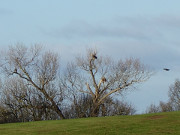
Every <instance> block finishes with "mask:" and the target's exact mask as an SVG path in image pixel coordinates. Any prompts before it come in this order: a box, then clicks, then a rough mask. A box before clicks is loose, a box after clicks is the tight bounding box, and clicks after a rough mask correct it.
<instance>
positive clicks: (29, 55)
mask: <svg viewBox="0 0 180 135" xmlns="http://www.w3.org/2000/svg"><path fill="white" fill-rule="evenodd" d="M1 69H2V71H3V73H6V75H7V76H9V77H11V76H15V77H17V78H21V79H23V80H24V81H26V84H27V85H29V86H31V87H33V88H34V90H36V91H37V93H41V94H42V95H43V96H44V97H45V98H46V99H47V100H48V101H49V102H50V106H51V109H52V110H54V111H55V112H56V113H57V114H58V116H59V117H60V118H61V119H64V118H65V117H64V115H63V113H62V111H61V109H60V106H59V104H58V103H57V102H56V98H57V95H58V94H57V91H53V90H52V89H49V87H50V86H51V85H53V82H54V81H55V79H56V77H57V73H58V69H59V57H58V55H57V54H55V53H52V52H44V51H43V49H42V47H40V46H38V45H34V46H31V47H26V46H24V45H22V44H17V45H16V46H11V47H9V50H8V51H7V52H6V53H5V55H4V56H3V57H2V58H1Z"/></svg>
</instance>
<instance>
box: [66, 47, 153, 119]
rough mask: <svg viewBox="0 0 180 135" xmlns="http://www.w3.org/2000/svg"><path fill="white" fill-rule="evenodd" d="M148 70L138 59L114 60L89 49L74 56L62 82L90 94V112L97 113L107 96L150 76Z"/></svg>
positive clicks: (71, 90) (125, 89)
mask: <svg viewBox="0 0 180 135" xmlns="http://www.w3.org/2000/svg"><path fill="white" fill-rule="evenodd" d="M151 75H152V72H150V71H149V70H148V69H147V68H145V66H144V65H143V64H141V63H140V61H139V60H138V59H133V58H130V59H126V60H125V61H122V60H119V61H117V62H116V61H113V60H112V59H111V58H109V57H105V56H99V55H98V53H97V51H96V50H93V49H89V50H88V51H87V56H77V57H76V59H75V62H72V63H70V64H68V66H67V72H66V75H65V76H66V77H65V80H64V81H63V86H64V88H65V89H68V90H69V91H70V92H72V93H73V91H74V90H75V91H76V94H77V92H82V93H86V94H88V95H90V96H91V97H92V103H93V107H92V110H91V116H98V115H99V111H100V107H101V106H102V105H103V104H104V103H105V101H106V99H107V98H108V97H112V96H114V95H116V94H122V92H123V91H127V90H129V88H130V87H132V86H135V84H137V83H140V82H144V81H146V80H147V79H149V78H150V76H151Z"/></svg>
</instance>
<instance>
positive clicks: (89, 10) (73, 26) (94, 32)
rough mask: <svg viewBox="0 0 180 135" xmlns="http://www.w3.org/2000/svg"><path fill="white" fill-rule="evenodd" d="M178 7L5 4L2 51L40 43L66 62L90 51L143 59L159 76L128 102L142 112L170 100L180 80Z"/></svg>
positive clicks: (154, 1) (67, 0)
mask: <svg viewBox="0 0 180 135" xmlns="http://www.w3.org/2000/svg"><path fill="white" fill-rule="evenodd" d="M179 6H180V1H179V0H29V1H25V0H0V48H1V50H3V49H4V48H6V46H8V45H14V44H16V43H17V42H22V43H24V44H26V45H32V44H35V43H39V44H43V45H44V46H46V48H51V50H54V51H57V52H59V53H60V55H61V57H62V58H63V60H65V61H66V60H67V61H69V60H71V59H72V58H73V56H74V55H75V54H77V53H83V52H84V51H85V50H86V48H87V47H96V48H98V49H99V50H100V52H101V53H105V54H108V55H109V56H111V57H113V58H114V59H121V58H122V59H124V58H126V57H136V58H139V59H140V60H141V61H142V62H143V63H145V64H147V65H149V66H150V67H151V68H152V69H154V71H155V72H156V74H155V75H154V76H153V77H152V78H151V79H150V80H149V81H147V82H145V83H143V84H142V85H140V86H139V87H138V89H137V90H136V91H135V92H132V93H129V94H128V95H127V96H126V97H125V99H126V100H128V101H129V102H132V103H133V104H134V105H135V107H136V108H137V110H138V112H139V113H140V112H144V111H145V110H146V107H147V106H148V105H150V104H151V103H155V104H158V103H159V101H160V100H161V101H167V99H168V96H167V92H168V89H169V86H170V85H171V84H173V82H174V81H175V79H176V78H180V37H179V36H180V15H179V13H180V8H179ZM164 67H167V68H170V69H171V70H170V71H169V72H165V71H163V70H162V69H163V68H164Z"/></svg>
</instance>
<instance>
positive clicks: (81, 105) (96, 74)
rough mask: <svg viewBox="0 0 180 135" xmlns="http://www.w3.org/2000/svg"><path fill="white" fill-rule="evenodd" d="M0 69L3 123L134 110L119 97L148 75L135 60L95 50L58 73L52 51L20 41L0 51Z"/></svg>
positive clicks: (144, 79) (0, 108) (0, 114)
mask: <svg viewBox="0 0 180 135" xmlns="http://www.w3.org/2000/svg"><path fill="white" fill-rule="evenodd" d="M0 67H1V71H2V72H1V73H2V74H1V76H2V79H1V80H2V81H1V95H0V121H2V122H4V123H5V122H23V121H36V120H50V119H66V118H79V117H97V116H109V115H128V114H133V113H134V112H135V109H134V108H133V106H132V105H131V104H128V103H123V102H120V101H119V100H118V97H120V95H122V93H123V92H124V91H127V90H130V89H132V88H134V87H135V86H136V84H138V83H140V82H144V81H146V80H147V79H149V78H150V76H151V75H152V72H151V71H150V70H148V69H147V68H146V67H145V66H144V65H143V64H142V63H140V61H139V60H138V59H133V58H129V59H126V60H119V61H114V60H112V59H111V58H110V57H107V56H100V55H99V54H98V53H97V51H96V50H95V49H88V50H87V53H86V56H77V57H76V58H75V59H74V60H73V61H72V62H71V63H69V64H67V67H66V68H65V69H64V70H63V71H62V70H60V67H61V66H60V60H59V56H58V55H57V54H56V53H53V52H50V51H48V52H46V51H44V50H43V49H42V47H41V46H38V45H34V46H31V47H26V46H24V45H22V44H17V45H16V46H11V47H9V49H8V50H7V51H4V52H3V53H2V56H1V61H0Z"/></svg>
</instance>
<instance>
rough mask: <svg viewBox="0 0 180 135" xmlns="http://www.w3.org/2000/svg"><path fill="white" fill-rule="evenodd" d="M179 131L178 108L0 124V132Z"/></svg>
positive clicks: (118, 134)
mask: <svg viewBox="0 0 180 135" xmlns="http://www.w3.org/2000/svg"><path fill="white" fill-rule="evenodd" d="M148 134H149V135H152V134H154V135H166V134H167V135H168V134H172V135H178V134H179V135H180V112H169V113H157V114H146V115H134V116H113V117H100V118H84V119H71V120H57V121H39V122H28V123H13V124H0V135H148Z"/></svg>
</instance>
